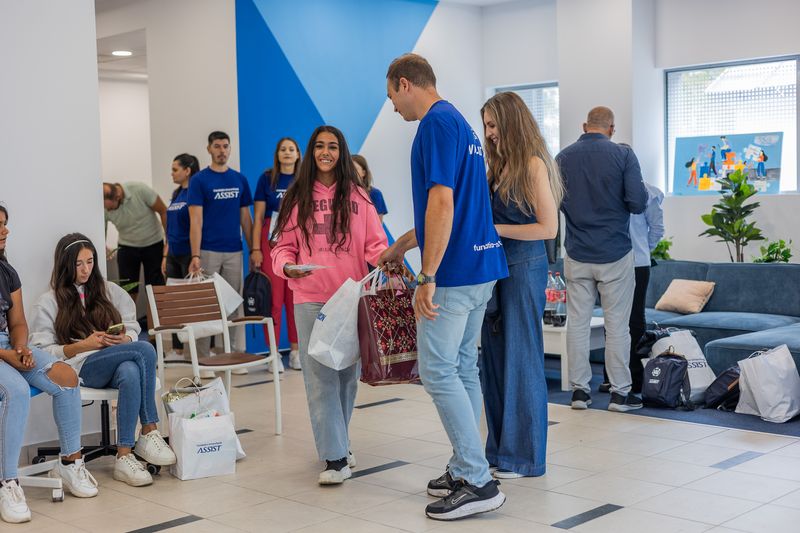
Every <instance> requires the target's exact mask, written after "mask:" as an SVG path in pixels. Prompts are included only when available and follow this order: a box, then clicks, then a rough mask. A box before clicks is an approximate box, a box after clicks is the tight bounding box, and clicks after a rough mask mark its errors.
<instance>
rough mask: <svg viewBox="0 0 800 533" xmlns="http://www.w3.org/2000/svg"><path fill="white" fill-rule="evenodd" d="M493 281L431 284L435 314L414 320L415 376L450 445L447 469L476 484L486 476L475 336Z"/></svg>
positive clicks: (485, 478) (476, 336)
mask: <svg viewBox="0 0 800 533" xmlns="http://www.w3.org/2000/svg"><path fill="white" fill-rule="evenodd" d="M494 285H495V282H494V281H490V282H488V283H482V284H480V285H467V286H464V287H437V288H436V292H435V293H434V295H433V303H434V304H437V305H438V306H439V308H438V309H437V310H436V311H437V312H438V313H439V316H437V317H436V318H435V319H434V320H428V319H426V318H423V319H422V320H420V321H419V322H417V350H418V352H419V376H420V378H421V379H422V384H423V385H424V386H425V391H427V393H428V394H430V395H431V398H433V403H434V405H436V409H437V410H438V412H439V418H440V419H441V420H442V425H443V426H444V429H445V431H446V432H447V436H448V438H449V439H450V444H452V446H453V456H452V457H451V458H450V466H449V470H450V475H451V476H453V477H454V478H456V479H463V480H465V481H466V482H467V483H469V484H470V485H475V486H477V487H482V486H484V485H485V484H486V483H488V482H489V481H491V479H492V477H491V475H490V474H489V463H488V462H487V461H486V456H485V455H484V452H483V440H482V439H481V435H480V431H479V426H480V420H481V410H482V408H483V397H482V395H481V384H480V379H479V377H478V337H479V335H480V332H481V323H482V322H483V314H484V312H485V311H486V303H487V302H488V301H489V298H490V297H491V295H492V288H493V287H494Z"/></svg>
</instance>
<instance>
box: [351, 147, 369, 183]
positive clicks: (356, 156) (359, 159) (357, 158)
mask: <svg viewBox="0 0 800 533" xmlns="http://www.w3.org/2000/svg"><path fill="white" fill-rule="evenodd" d="M353 161H355V162H356V163H358V166H360V167H361V168H363V169H364V177H363V178H361V186H362V187H364V189H365V190H366V191H367V192H371V191H372V171H371V170H370V169H369V165H368V164H367V159H366V158H365V157H364V156H363V155H361V154H353Z"/></svg>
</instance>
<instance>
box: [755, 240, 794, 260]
mask: <svg viewBox="0 0 800 533" xmlns="http://www.w3.org/2000/svg"><path fill="white" fill-rule="evenodd" d="M759 249H760V250H761V257H755V258H753V262H754V263H788V262H789V259H791V258H792V241H789V242H788V243H787V242H786V241H784V240H783V239H780V240H777V241H773V242H767V245H766V246H760V247H759Z"/></svg>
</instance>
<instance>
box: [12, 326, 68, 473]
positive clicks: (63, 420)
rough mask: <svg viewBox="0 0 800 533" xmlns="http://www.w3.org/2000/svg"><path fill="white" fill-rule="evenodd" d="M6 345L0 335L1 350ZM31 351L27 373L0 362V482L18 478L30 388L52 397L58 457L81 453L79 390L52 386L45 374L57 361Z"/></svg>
mask: <svg viewBox="0 0 800 533" xmlns="http://www.w3.org/2000/svg"><path fill="white" fill-rule="evenodd" d="M8 341H9V339H8V334H7V333H5V332H2V333H0V349H2V350H10V349H12V348H11V345H10V344H9V342H8ZM31 351H32V352H33V358H34V361H35V363H36V364H35V366H34V367H33V369H31V370H28V371H24V372H20V371H19V370H17V369H16V368H14V367H12V366H11V365H9V364H8V363H6V362H5V361H0V460H1V461H0V480H4V479H14V478H16V477H17V463H18V462H19V454H20V451H21V450H22V439H23V437H24V435H25V423H26V422H27V421H28V407H29V406H30V399H31V389H30V388H31V386H33V387H36V388H37V389H39V390H41V391H44V392H46V393H47V394H49V395H50V396H52V397H53V418H55V421H56V426H57V427H58V439H59V444H60V446H61V455H65V456H66V455H72V454H73V453H75V452H79V451H80V450H81V395H80V389H79V388H78V387H62V386H61V385H57V384H56V383H53V381H51V380H50V377H49V376H48V375H47V372H48V371H49V370H50V367H52V366H53V364H54V363H56V362H57V361H58V360H57V359H56V358H55V357H53V356H52V355H50V354H49V353H47V352H44V351H42V350H38V349H36V348H33V349H32V350H31ZM64 364H65V363H64Z"/></svg>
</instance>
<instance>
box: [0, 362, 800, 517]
mask: <svg viewBox="0 0 800 533" xmlns="http://www.w3.org/2000/svg"><path fill="white" fill-rule="evenodd" d="M180 374H181V371H180V370H171V371H170V372H168V374H167V377H168V381H170V382H171V383H172V382H174V381H175V380H176V379H177V377H178V376H179V375H180ZM268 377H269V376H267V374H266V373H265V372H264V371H258V372H253V373H251V374H250V375H247V376H234V384H240V385H241V384H245V383H251V382H256V381H262V380H265V379H267V378H268ZM281 383H282V388H283V413H284V419H283V420H284V433H283V435H281V436H275V435H274V434H273V433H274V427H273V412H274V411H273V403H272V385H271V384H264V385H256V386H252V387H245V388H237V389H234V391H233V409H234V412H235V414H236V421H237V427H238V428H240V429H242V428H246V429H250V430H252V431H251V432H249V433H245V434H243V435H241V440H242V444H243V445H244V448H245V450H246V452H247V454H248V457H247V458H246V459H244V460H242V461H240V462H239V463H238V466H237V472H236V474H234V475H230V476H225V477H221V478H213V479H201V480H195V481H180V480H178V479H176V478H174V477H172V476H171V475H170V474H169V473H166V472H163V473H162V474H161V475H160V476H158V477H157V478H156V481H155V483H154V484H153V485H152V486H150V487H143V488H133V487H129V486H127V485H124V484H121V483H119V482H116V481H114V480H113V479H112V478H111V469H112V464H113V463H112V459H111V458H106V459H102V460H98V461H95V462H93V463H91V464H90V465H89V466H90V470H91V471H92V473H93V474H94V475H95V476H96V477H97V479H98V480H99V482H100V495H99V496H98V497H97V498H95V499H91V500H79V499H76V498H73V497H71V496H69V495H67V497H66V499H65V501H64V502H63V503H52V502H51V501H50V499H49V493H48V492H47V491H45V490H43V489H35V488H29V489H27V490H26V494H27V497H28V501H29V503H30V506H31V508H32V510H33V513H34V519H33V521H32V522H31V523H29V524H25V525H18V526H12V525H10V524H4V523H0V531H2V532H3V533H5V532H6V531H8V532H19V533H22V532H29V531H36V532H42V533H43V532H58V533H71V532H81V531H90V532H102V533H114V532H125V531H134V530H137V529H141V528H147V527H149V526H156V525H159V524H163V523H165V522H169V521H173V520H177V519H181V518H187V517H189V518H191V517H192V516H194V517H199V519H195V521H194V522H191V523H184V524H182V525H179V526H177V527H174V528H172V529H169V530H170V531H187V532H189V531H191V532H194V533H202V532H213V533H225V532H235V531H254V532H280V531H304V532H315V531H324V532H337V531H342V532H351V533H358V532H365V533H367V532H368V533H373V532H374V533H382V532H389V531H431V530H433V531H442V532H444V531H463V532H471V531H476V532H477V531H481V532H486V531H492V532H523V531H524V532H533V533H537V532H546V531H550V532H556V531H563V530H564V529H560V528H558V527H553V524H556V523H557V522H560V521H562V520H565V519H568V518H570V517H573V516H575V515H577V514H580V513H584V512H587V511H590V510H593V509H596V508H598V507H601V506H603V505H606V504H613V505H616V506H620V507H621V508H620V509H618V510H615V511H614V512H610V513H608V514H605V515H603V516H600V517H599V518H595V519H593V520H589V521H586V522H584V523H582V524H579V525H576V526H574V527H573V528H572V529H571V531H581V532H587V533H588V532H592V533H595V532H597V533H602V532H614V533H625V532H637V533H638V532H641V531H648V532H656V533H668V532H679V531H682V532H701V531H709V532H712V531H716V532H729V533H734V532H741V531H746V532H762V531H763V532H765V533H766V532H769V533H772V532H775V533H779V532H784V531H785V532H798V531H800V525H798V524H800V439H798V438H791V437H782V436H774V435H768V434H759V433H751V432H744V431H737V430H727V429H724V428H719V427H712V426H703V425H696V424H687V423H681V422H675V421H667V420H661V419H655V418H645V417H639V416H634V415H625V414H616V413H608V412H605V411H595V410H589V411H583V412H581V411H572V410H570V409H569V408H567V407H564V406H560V405H550V419H551V420H552V421H555V422H558V423H557V424H555V425H553V426H551V427H550V442H549V446H548V463H549V464H548V472H547V474H546V475H545V476H543V477H539V478H523V479H518V480H509V481H507V482H504V483H503V484H502V487H501V489H502V490H503V491H504V492H505V493H506V494H507V496H508V500H507V502H506V504H505V505H504V506H503V507H502V508H501V509H500V511H499V512H497V513H490V514H487V515H483V516H481V517H477V518H473V519H470V520H466V521H459V522H457V523H442V522H436V521H433V520H429V519H427V518H426V517H425V515H424V507H425V505H426V504H427V502H429V501H431V500H429V499H428V498H427V497H426V495H425V484H426V483H427V480H428V479H430V478H432V477H436V476H438V475H439V474H440V473H441V471H442V469H443V467H444V465H445V462H446V461H447V458H448V455H449V449H450V447H449V444H448V440H447V436H446V435H445V433H444V431H443V430H442V427H441V424H440V423H439V421H438V416H437V414H436V410H435V408H434V407H433V405H432V403H431V401H430V399H429V397H428V396H427V394H426V393H425V392H424V390H423V389H422V387H419V386H414V385H407V386H395V387H380V388H373V387H368V386H361V387H360V389H359V393H358V399H357V402H356V404H357V405H361V404H367V403H372V402H377V401H381V400H385V399H391V398H401V399H402V400H401V401H396V402H392V403H387V404H383V405H377V406H374V407H368V408H365V409H356V411H355V414H354V415H353V421H352V427H351V438H352V449H353V451H354V452H355V454H356V456H357V458H358V461H359V467H358V468H357V469H356V472H358V471H359V470H364V469H367V468H372V467H376V466H380V465H385V464H387V463H392V462H395V461H402V462H404V463H407V464H401V466H397V467H395V468H391V469H388V470H383V471H381V472H377V473H373V474H369V475H364V476H362V477H358V478H356V479H353V480H350V481H348V482H346V483H345V484H344V485H343V486H341V487H333V488H331V487H324V488H323V487H319V486H318V485H317V483H316V478H317V474H318V471H319V470H320V463H318V462H317V460H316V453H315V451H314V441H313V437H312V434H311V427H310V424H309V421H308V413H307V408H306V403H305V393H304V389H303V383H302V374H301V373H300V372H296V371H291V370H287V372H286V374H284V378H283V380H282V382H281ZM746 452H758V454H763V455H756V454H754V458H753V459H751V460H749V461H747V462H744V463H742V464H739V465H736V466H732V467H731V468H728V469H721V468H718V467H714V466H713V465H717V464H718V463H720V462H722V461H726V460H728V459H731V458H734V457H737V456H740V455H741V454H742V453H746ZM562 526H563V524H562ZM155 529H156V528H153V529H152V530H155ZM162 530H163V528H162Z"/></svg>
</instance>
